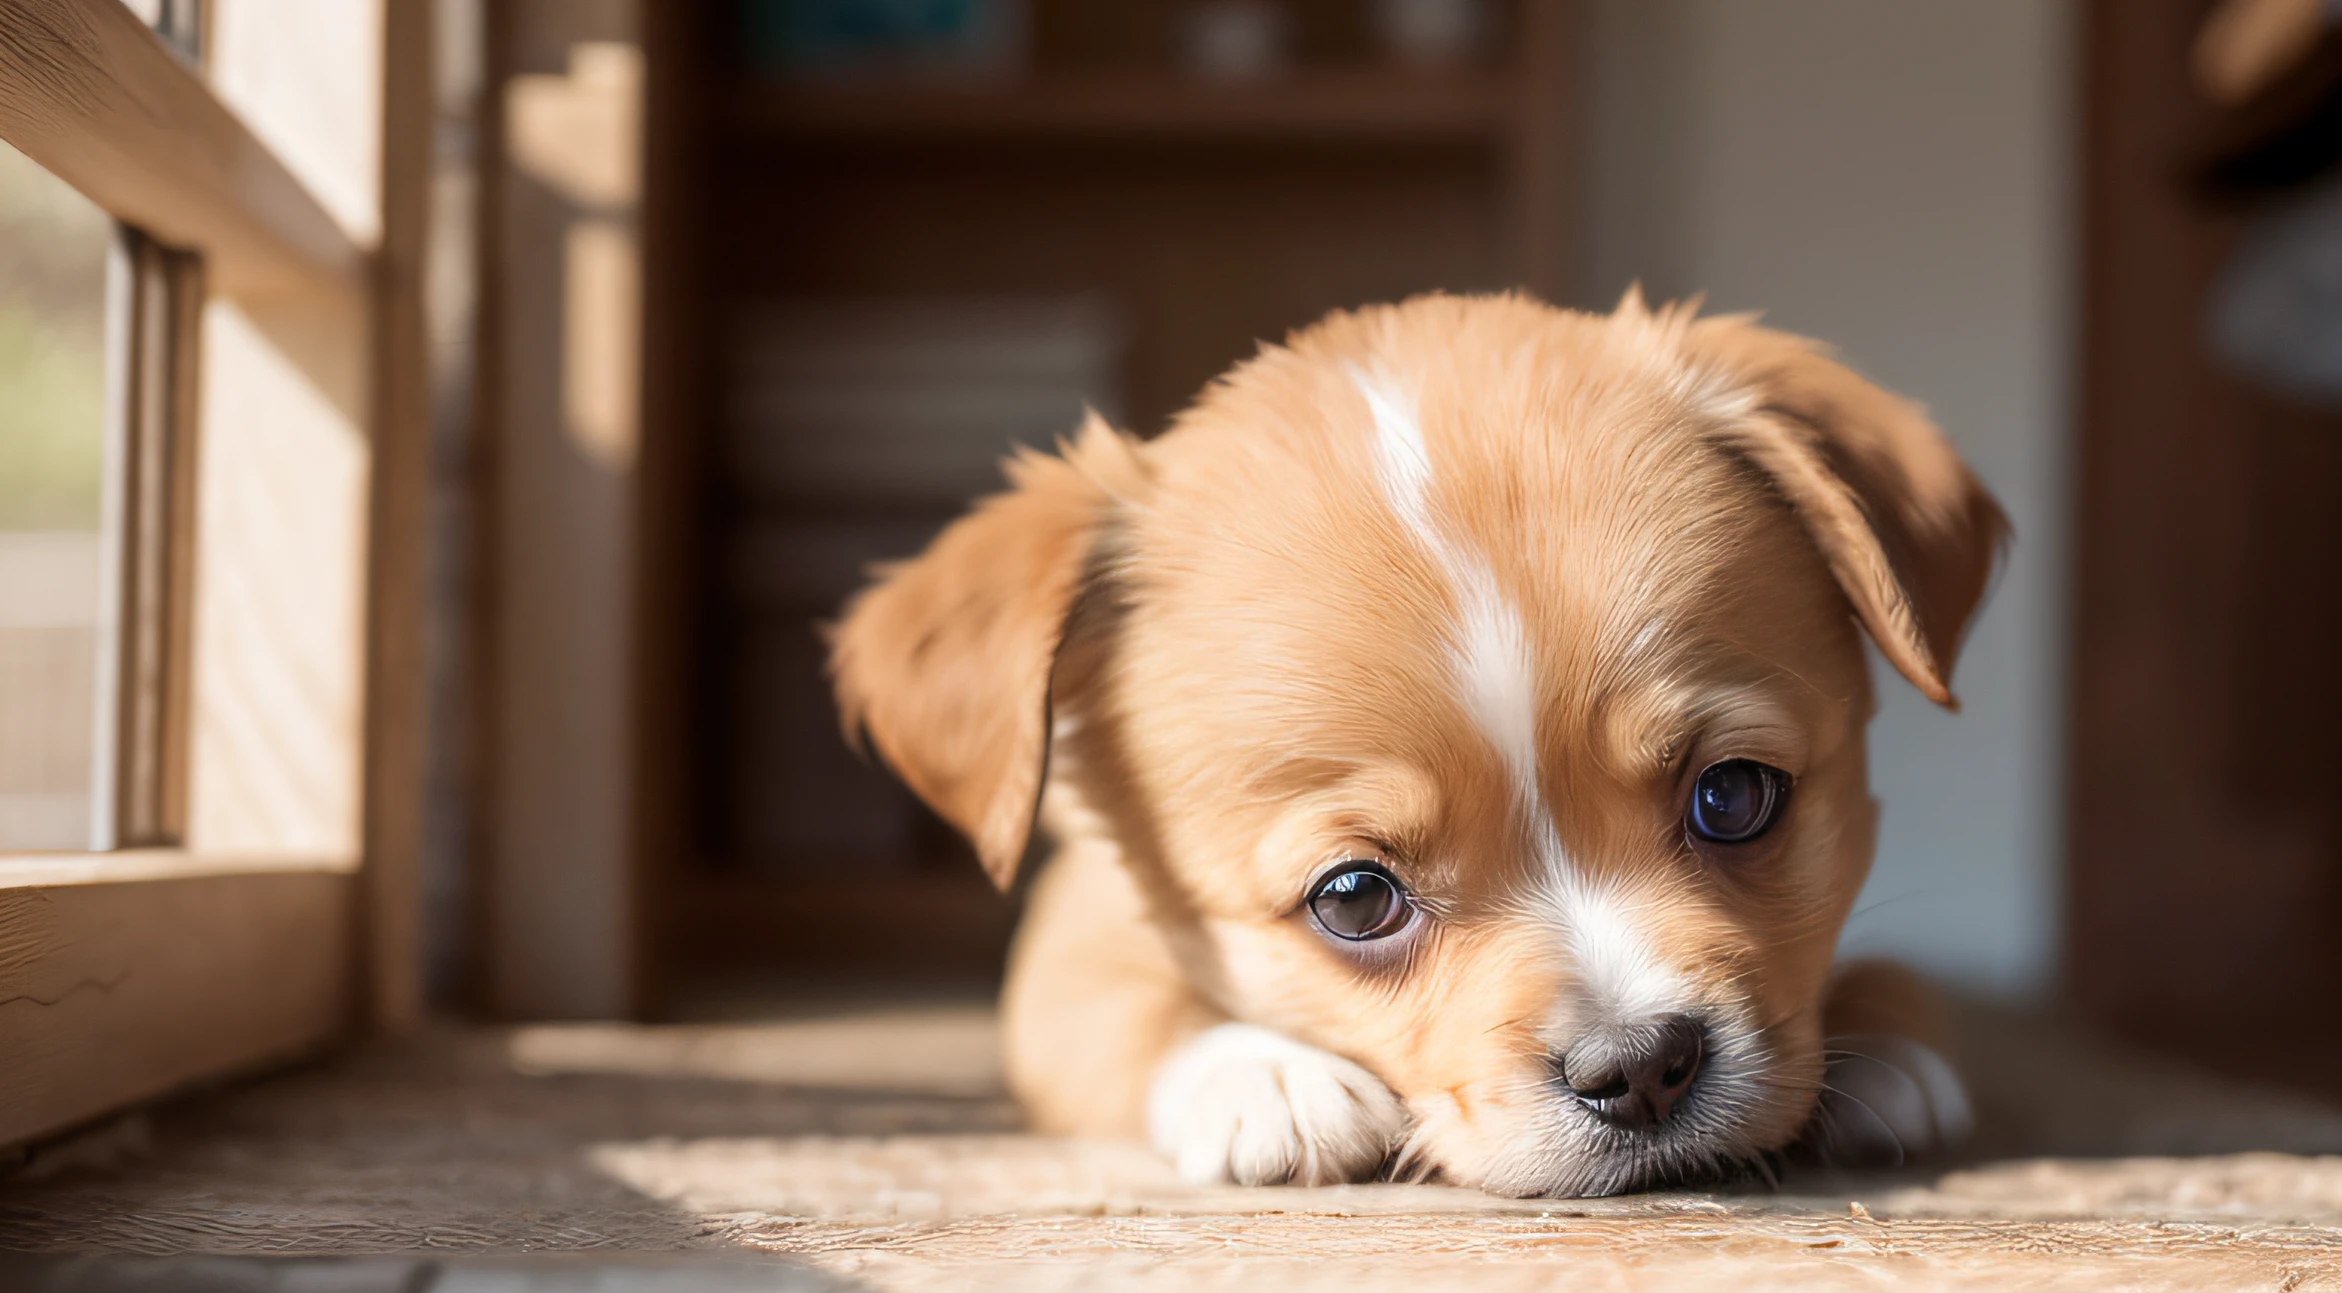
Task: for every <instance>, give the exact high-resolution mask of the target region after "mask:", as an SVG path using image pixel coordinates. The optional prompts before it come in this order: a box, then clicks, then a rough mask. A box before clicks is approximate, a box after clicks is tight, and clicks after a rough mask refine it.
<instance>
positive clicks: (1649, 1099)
mask: <svg viewBox="0 0 2342 1293" xmlns="http://www.w3.org/2000/svg"><path fill="white" fill-rule="evenodd" d="M1707 1052H1708V1036H1707V1029H1706V1028H1705V1027H1703V1026H1701V1024H1700V1022H1699V1021H1698V1020H1696V1019H1693V1018H1692V1017H1691V1016H1689V1015H1667V1016H1664V1017H1662V1018H1659V1019H1653V1020H1646V1021H1643V1022H1640V1023H1634V1024H1627V1025H1622V1026H1616V1027H1606V1028H1595V1029H1589V1030H1588V1031H1586V1032H1585V1033H1582V1034H1580V1035H1579V1037H1578V1039H1577V1040H1576V1041H1574V1042H1572V1043H1571V1044H1570V1048H1569V1050H1568V1051H1566V1052H1559V1053H1552V1054H1549V1055H1548V1056H1547V1059H1546V1062H1547V1063H1548V1064H1549V1065H1551V1066H1552V1069H1553V1080H1554V1081H1555V1082H1556V1083H1558V1084H1559V1085H1561V1086H1562V1087H1564V1088H1565V1089H1567V1090H1568V1091H1569V1093H1570V1094H1571V1095H1572V1096H1575V1097H1576V1098H1577V1102H1578V1103H1579V1104H1581V1105H1583V1106H1585V1107H1586V1108H1587V1109H1588V1110H1590V1111H1592V1112H1593V1113H1594V1114H1595V1116H1597V1117H1599V1118H1601V1119H1602V1120H1603V1121H1604V1122H1607V1123H1609V1124H1611V1125H1612V1126H1615V1127H1624V1128H1629V1129H1644V1128H1652V1127H1658V1126H1661V1125H1663V1124H1665V1123H1666V1121H1667V1120H1668V1118H1669V1117H1670V1116H1672V1115H1673V1114H1674V1113H1675V1111H1676V1110H1677V1109H1679V1108H1680V1107H1681V1106H1682V1105H1683V1103H1684V1101H1685V1100H1686V1098H1688V1097H1689V1096H1690V1095H1691V1092H1692V1088H1693V1087H1694V1086H1695V1085H1696V1084H1697V1083H1698V1082H1699V1077H1700V1061H1701V1060H1702V1059H1703V1058H1705V1057H1706V1055H1707Z"/></svg>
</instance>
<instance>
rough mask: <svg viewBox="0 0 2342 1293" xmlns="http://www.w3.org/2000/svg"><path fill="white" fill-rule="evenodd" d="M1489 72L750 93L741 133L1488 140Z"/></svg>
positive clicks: (1506, 97) (1499, 116) (1085, 79)
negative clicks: (1239, 80) (1231, 81)
mask: <svg viewBox="0 0 2342 1293" xmlns="http://www.w3.org/2000/svg"><path fill="white" fill-rule="evenodd" d="M1514 101H1515V86H1514V83H1513V80H1512V79H1511V78H1510V77H1509V76H1507V75H1506V74H1505V73H1503V72H1500V71H1496V70H1485V71H1475V72H1441V73H1429V72H1426V73H1411V72H1406V71H1401V70H1390V69H1379V70H1372V71H1357V72H1349V71H1341V72H1334V71H1326V72H1309V73H1293V74H1288V75H1285V76H1281V77H1278V78H1277V79H1275V80H1270V81H1263V82H1259V83H1234V84H1231V83H1227V82H1215V81H1205V80H1198V79H1195V78H1191V77H1180V76H1176V75H1170V74H1166V73H1161V72H1147V73H1132V74H1128V75H1120V76H1106V75H1098V74H1090V75H1084V76H1071V75H1061V76H1057V77H1052V78H1048V79H1043V80H1037V81H1033V82H1029V83H1024V84H1018V85H1009V86H968V87H936V86H918V87H908V86H900V85H894V86H868V87H862V86H856V87H853V88H837V87H822V88H805V87H796V86H788V87H777V86H757V87H754V88H751V89H748V90H746V91H744V92H742V93H741V94H740V96H739V97H738V99H737V100H736V101H735V104H734V122H735V124H736V125H737V126H738V127H739V128H741V129H742V130H743V131H744V132H746V133H749V134H752V135H758V136H765V137H777V138H783V139H790V140H799V141H805V142H820V141H823V140H838V141H871V142H885V141H896V142H912V141H919V140H953V141H966V142H977V141H983V140H997V141H1001V142H1020V141H1036V142H1037V141H1051V140H1064V141H1093V142H1095V141H1104V142H1112V141H1134V142H1135V141H1146V140H1155V141H1162V142H1177V141H1180V140H1185V139H1195V140H1210V141H1213V142H1221V143H1225V142H1230V141H1242V140H1246V139H1255V140H1260V141H1263V142H1280V141H1324V142H1334V143H1339V142H1359V143H1407V142H1414V143H1440V144H1493V143H1496V142H1499V141H1500V140H1501V139H1502V138H1503V137H1504V136H1505V134H1506V133H1507V131H1508V129H1509V128H1510V127H1511V125H1512V120H1513V115H1514V113H1513V108H1514Z"/></svg>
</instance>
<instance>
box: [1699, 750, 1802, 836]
mask: <svg viewBox="0 0 2342 1293" xmlns="http://www.w3.org/2000/svg"><path fill="white" fill-rule="evenodd" d="M1788 806H1789V774H1788V773H1786V772H1783V771H1781V770H1780V769H1779V768H1776V767H1773V766H1772V765H1771V764H1766V763H1759V762H1757V761H1756V760H1754V759H1726V760H1724V761H1723V762H1722V763H1712V764H1709V765H1708V767H1707V770H1706V771H1703V772H1702V773H1700V779H1699V780H1698V781H1696V782H1694V783H1692V788H1691V809H1690V811H1689V812H1687V813H1685V814H1684V825H1685V826H1686V827H1688V828H1690V830H1691V833H1692V834H1694V835H1697V836H1699V837H1700V838H1701V839H1703V840H1709V841H1711V842H1713V843H1717V844H1746V843H1747V842H1749V841H1750V840H1753V839H1755V838H1756V837H1758V836H1759V835H1762V834H1764V833H1765V832H1766V831H1769V830H1771V829H1773V823H1774V822H1776V821H1779V820H1780V819H1781V810H1782V809H1784V808H1786V807H1788Z"/></svg>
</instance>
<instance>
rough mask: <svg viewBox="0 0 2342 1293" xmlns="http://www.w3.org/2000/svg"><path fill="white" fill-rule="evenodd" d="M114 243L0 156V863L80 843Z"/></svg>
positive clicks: (91, 721) (83, 840)
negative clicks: (18, 853) (5, 853)
mask: <svg viewBox="0 0 2342 1293" xmlns="http://www.w3.org/2000/svg"><path fill="white" fill-rule="evenodd" d="M112 239H113V224H112V222H111V221H110V220H109V219H108V218H107V216H106V215H105V213H104V212H102V211H100V210H99V209H98V208H96V207H95V206H92V205H91V204H90V203H89V202H88V200H86V199H84V198H83V197H82V196H81V195H80V194H78V193H76V192H74V191H73V190H72V189H71V188H69V187H67V186H66V185H65V183H64V182H63V181H61V180H59V179H57V178H56V177H54V176H52V175H50V174H49V173H48V172H46V171H43V170H42V169H41V168H39V167H38V166H35V165H34V164H33V163H32V162H31V161H29V160H28V159H26V158H25V156H24V155H23V154H22V153H19V152H17V151H16V150H15V149H13V148H10V147H8V146H7V145H6V144H0V849H36V848H82V847H85V846H86V845H87V843H88V841H89V838H90V825H91V822H90V782H91V758H92V753H91V746H92V743H93V742H92V739H93V737H94V736H95V733H96V725H97V678H96V672H97V647H98V605H99V594H98V585H99V579H98V561H99V557H98V550H99V528H98V511H99V481H100V476H101V474H102V467H103V456H104V452H103V446H104V439H105V437H104V422H105V382H106V357H105V349H106V328H105V304H106V260H107V251H108V247H109V245H110V244H111V242H112Z"/></svg>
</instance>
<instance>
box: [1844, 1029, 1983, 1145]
mask: <svg viewBox="0 0 2342 1293" xmlns="http://www.w3.org/2000/svg"><path fill="white" fill-rule="evenodd" d="M1830 1045H1831V1046H1832V1047H1833V1048H1835V1050H1836V1055H1837V1058H1835V1059H1833V1060H1831V1061H1830V1065H1829V1072H1828V1076H1827V1078H1826V1079H1825V1084H1824V1087H1823V1092H1822V1098H1821V1104H1820V1106H1819V1107H1818V1108H1817V1109H1816V1110H1815V1114H1814V1126H1813V1135H1812V1137H1811V1140H1812V1148H1813V1149H1814V1150H1815V1151H1816V1152H1818V1153H1819V1154H1820V1156H1821V1157H1822V1158H1823V1159H1824V1160H1825V1161H1827V1162H1828V1163H1830V1164H1831V1165H1833V1166H1836V1167H1899V1166H1901V1165H1902V1164H1904V1163H1906V1162H1908V1161H1910V1160H1912V1159H1915V1158H1925V1157H1927V1156H1929V1155H1931V1154H1936V1153H1939V1152H1941V1151H1944V1150H1948V1149H1955V1148H1958V1146H1959V1144H1960V1142H1961V1141H1963V1140H1966V1139H1967V1138H1968V1134H1969V1132H1970V1131H1971V1130H1973V1128H1974V1126H1975V1117H1974V1115H1973V1114H1972V1113H1971V1112H1970V1109H1969V1105H1968V1091H1967V1087H1966V1086H1965V1085H1963V1084H1962V1083H1961V1081H1960V1075H1959V1074H1958V1073H1957V1072H1955V1071H1954V1070H1953V1068H1952V1066H1951V1064H1950V1062H1949V1061H1947V1060H1945V1059H1944V1057H1943V1056H1942V1055H1940V1054H1938V1053H1937V1052H1936V1050H1935V1049H1934V1048H1933V1047H1930V1046H1928V1045H1926V1044H1925V1043H1923V1042H1916V1041H1913V1040H1911V1039H1910V1038H1908V1037H1896V1036H1891V1035H1872V1036H1856V1037H1833V1038H1831V1039H1830Z"/></svg>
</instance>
